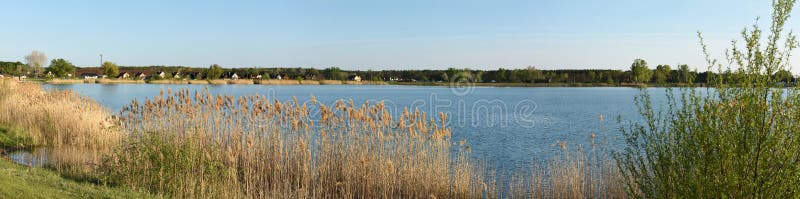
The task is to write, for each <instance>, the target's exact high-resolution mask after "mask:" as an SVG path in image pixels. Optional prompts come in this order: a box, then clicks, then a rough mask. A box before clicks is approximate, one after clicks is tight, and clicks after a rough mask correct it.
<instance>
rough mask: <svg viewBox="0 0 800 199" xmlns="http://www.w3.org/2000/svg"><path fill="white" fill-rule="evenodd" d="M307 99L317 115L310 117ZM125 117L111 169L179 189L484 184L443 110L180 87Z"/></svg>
mask: <svg viewBox="0 0 800 199" xmlns="http://www.w3.org/2000/svg"><path fill="white" fill-rule="evenodd" d="M309 106H315V107H317V108H318V110H319V112H320V115H319V117H316V119H311V118H312V117H309ZM121 117H122V120H121V121H122V125H123V126H124V127H125V128H126V129H129V130H130V133H131V135H130V136H129V138H130V139H126V141H125V143H126V144H125V147H126V148H124V149H123V150H119V152H118V154H117V155H115V156H114V157H115V159H114V160H113V161H111V162H109V165H108V166H109V168H116V169H115V171H113V172H112V174H111V176H114V177H113V178H114V179H116V181H117V183H119V184H124V185H127V186H131V187H134V188H142V189H146V190H148V191H154V192H159V193H164V194H169V195H172V196H177V197H255V198H263V197H270V198H272V197H280V198H285V197H292V198H294V197H346V198H353V197H357V198H376V197H382V198H385V197H412V198H420V197H426V198H427V197H431V196H435V197H445V198H452V197H470V198H472V197H480V196H482V194H483V193H484V192H485V191H486V190H484V189H483V187H485V186H482V185H481V184H482V183H483V179H482V177H481V176H480V175H477V173H478V172H476V171H477V168H476V167H475V165H474V164H472V163H471V162H470V161H467V158H466V156H465V155H466V154H464V153H458V154H452V153H451V142H450V134H451V132H450V129H448V128H444V127H442V126H443V125H442V124H443V123H444V122H445V120H446V116H445V115H441V116H440V117H441V119H440V120H435V119H433V118H429V117H428V116H427V115H426V114H425V113H423V112H419V111H413V112H412V111H405V112H404V113H403V114H402V115H401V116H400V117H399V118H393V117H392V116H391V115H389V113H388V111H387V110H386V109H385V108H384V105H383V104H382V103H379V104H362V105H356V104H354V103H353V102H352V101H351V102H349V103H345V102H344V101H340V102H338V103H336V104H335V105H334V106H332V107H327V106H325V105H323V104H320V103H316V102H312V103H310V104H300V103H298V102H297V101H296V100H295V101H293V102H279V101H270V100H269V99H267V98H266V97H263V96H259V95H253V96H243V97H238V98H237V97H232V96H213V95H211V94H209V93H208V92H207V91H205V92H195V93H190V92H188V91H187V90H181V91H178V92H174V93H173V92H171V91H167V92H166V94H162V95H161V96H159V97H156V98H154V99H152V100H147V101H145V102H142V103H139V102H136V101H134V102H133V103H132V104H131V105H130V106H128V107H126V108H124V110H123V112H122V115H121ZM150 132H155V133H150ZM164 149H168V150H164ZM153 153H155V154H158V156H157V157H158V158H157V159H156V158H153V155H151V154H153ZM176 154H184V155H185V156H184V155H176ZM454 156H457V157H461V158H453V157H454ZM164 171H170V172H164ZM165 173H168V175H165ZM154 176H159V177H154ZM162 177H163V178H162ZM170 179H180V180H175V181H171V180H170ZM165 181H166V182H165Z"/></svg>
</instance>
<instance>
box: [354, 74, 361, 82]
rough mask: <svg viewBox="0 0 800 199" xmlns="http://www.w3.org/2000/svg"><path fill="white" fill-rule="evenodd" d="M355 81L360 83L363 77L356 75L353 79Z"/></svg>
mask: <svg viewBox="0 0 800 199" xmlns="http://www.w3.org/2000/svg"><path fill="white" fill-rule="evenodd" d="M353 81H357V82H360V81H361V76H358V75H356V76H355V77H353Z"/></svg>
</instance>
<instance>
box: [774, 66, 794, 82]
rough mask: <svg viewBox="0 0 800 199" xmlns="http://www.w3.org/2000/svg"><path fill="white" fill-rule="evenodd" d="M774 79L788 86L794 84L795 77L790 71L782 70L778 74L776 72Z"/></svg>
mask: <svg viewBox="0 0 800 199" xmlns="http://www.w3.org/2000/svg"><path fill="white" fill-rule="evenodd" d="M774 78H775V80H776V81H778V82H781V83H786V84H788V83H791V82H792V79H794V75H792V72H789V71H788V70H784V69H781V70H778V72H775V75H774Z"/></svg>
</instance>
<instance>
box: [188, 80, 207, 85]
mask: <svg viewBox="0 0 800 199" xmlns="http://www.w3.org/2000/svg"><path fill="white" fill-rule="evenodd" d="M188 81H189V84H208V83H209V82H208V80H188Z"/></svg>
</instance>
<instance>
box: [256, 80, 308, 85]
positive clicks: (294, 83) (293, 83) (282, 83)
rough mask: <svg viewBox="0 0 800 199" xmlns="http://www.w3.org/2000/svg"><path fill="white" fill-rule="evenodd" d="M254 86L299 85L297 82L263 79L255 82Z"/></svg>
mask: <svg viewBox="0 0 800 199" xmlns="http://www.w3.org/2000/svg"><path fill="white" fill-rule="evenodd" d="M255 83H256V84H272V85H298V84H300V81H299V80H285V79H283V80H278V79H263V80H256V81H255Z"/></svg>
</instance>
